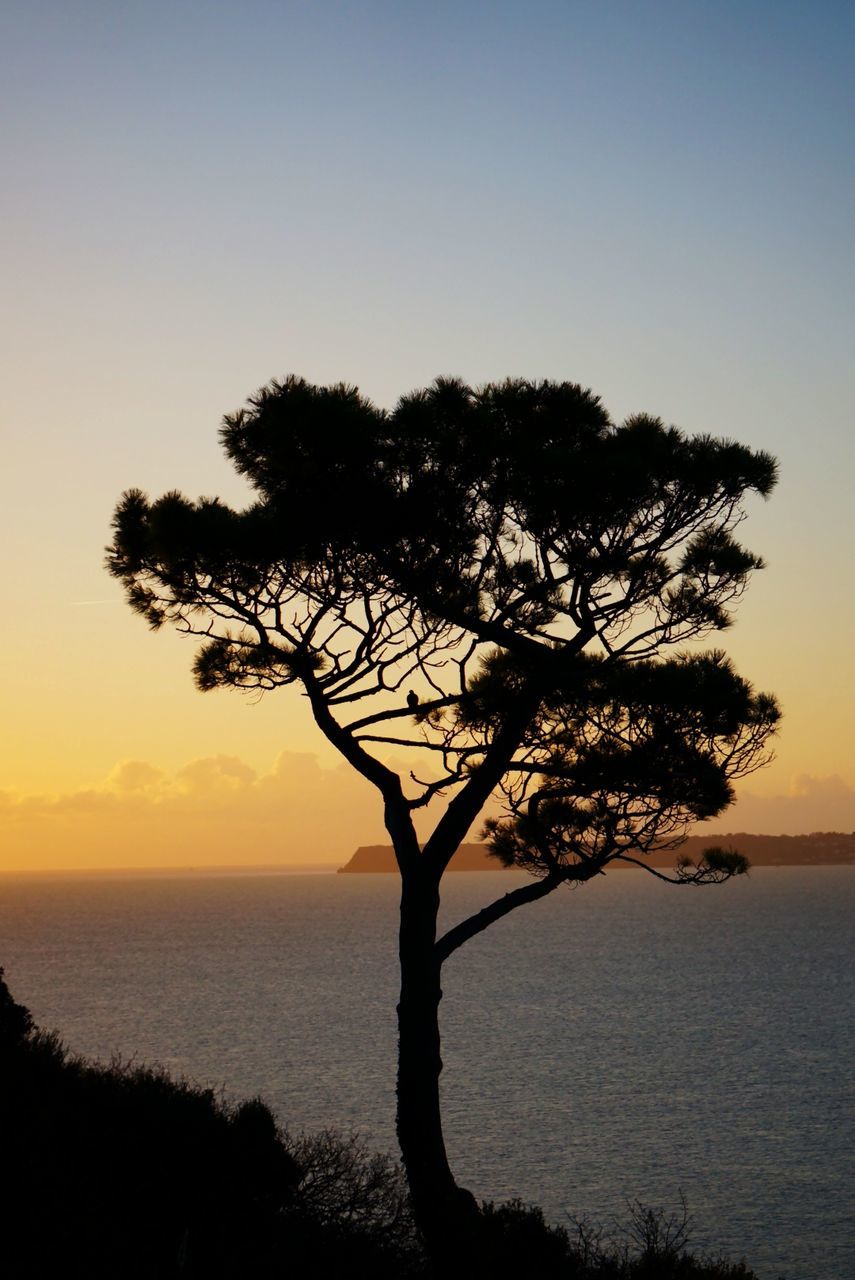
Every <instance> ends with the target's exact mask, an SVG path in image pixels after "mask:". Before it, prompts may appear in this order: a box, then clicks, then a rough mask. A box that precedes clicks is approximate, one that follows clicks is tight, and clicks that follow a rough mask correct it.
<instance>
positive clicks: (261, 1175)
mask: <svg viewBox="0 0 855 1280" xmlns="http://www.w3.org/2000/svg"><path fill="white" fill-rule="evenodd" d="M0 1135H1V1136H2V1150H1V1151H0V1276H2V1277H3V1280H274V1278H275V1280H351V1278H352V1280H363V1277H369V1278H370V1280H408V1278H409V1280H448V1278H447V1277H439V1276H437V1275H435V1274H434V1273H432V1272H431V1270H430V1268H429V1266H428V1263H427V1261H426V1259H425V1257H424V1254H423V1251H422V1248H421V1244H420V1241H419V1238H418V1235H417V1233H416V1230H415V1228H414V1225H413V1221H412V1217H411V1214H410V1209H409V1203H408V1200H407V1194H406V1188H405V1185H404V1181H403V1177H402V1174H401V1171H400V1168H399V1166H398V1165H397V1163H396V1162H394V1161H393V1160H392V1159H391V1158H390V1157H387V1156H379V1155H372V1154H371V1153H370V1152H368V1151H367V1150H366V1149H365V1148H364V1147H363V1146H362V1145H361V1143H360V1142H359V1141H358V1140H357V1139H355V1138H353V1137H343V1136H341V1135H339V1134H336V1133H334V1132H332V1131H328V1132H324V1133H320V1134H316V1135H314V1136H309V1137H301V1138H296V1139H295V1138H292V1137H290V1136H289V1135H288V1133H287V1132H283V1131H281V1130H279V1129H277V1126H276V1124H275V1122H274V1119H273V1116H272V1115H271V1113H270V1111H269V1110H268V1108H267V1107H266V1106H265V1105H264V1104H263V1103H262V1102H260V1101H258V1100H254V1101H250V1102H246V1103H243V1104H242V1105H240V1106H232V1105H229V1104H227V1103H226V1102H224V1101H223V1099H222V1098H221V1097H219V1096H217V1095H216V1094H215V1093H213V1092H212V1091H211V1090H210V1089H202V1088H199V1087H197V1086H196V1085H193V1084H189V1083H187V1082H186V1081H174V1080H172V1079H170V1077H169V1076H168V1075H167V1074H166V1072H164V1071H162V1070H159V1069H150V1068H146V1067H139V1066H134V1065H121V1064H117V1063H113V1064H112V1065H111V1066H100V1065H98V1064H93V1063H88V1062H85V1061H84V1060H82V1059H80V1058H75V1057H73V1056H71V1055H70V1054H69V1053H68V1052H67V1051H66V1049H65V1048H64V1047H63V1046H62V1044H61V1043H60V1042H59V1040H58V1039H57V1037H56V1036H55V1035H53V1034H46V1033H44V1032H41V1031H39V1030H38V1029H37V1028H36V1027H35V1026H34V1025H33V1020H32V1018H31V1016H30V1014H29V1012H28V1011H27V1010H26V1009H25V1008H24V1007H23V1006H21V1005H19V1004H17V1003H16V1002H15V1001H14V999H13V998H12V996H11V995H10V993H9V991H8V988H7V987H6V985H5V983H4V981H3V970H2V969H0ZM478 1230H479V1234H478V1256H479V1261H480V1262H482V1264H483V1265H482V1266H478V1267H476V1269H475V1271H472V1270H471V1269H470V1270H469V1272H468V1274H467V1280H481V1277H487V1276H489V1277H490V1280H518V1278H519V1280H757V1277H756V1276H755V1275H754V1273H753V1272H751V1271H749V1270H748V1269H747V1268H746V1267H745V1266H744V1265H743V1264H742V1263H737V1264H731V1263H729V1262H726V1261H721V1260H718V1261H705V1260H698V1259H695V1258H693V1257H692V1256H691V1255H690V1254H689V1253H687V1251H686V1247H685V1246H686V1241H687V1235H686V1231H685V1218H684V1217H681V1216H680V1215H679V1214H678V1215H677V1216H676V1217H669V1216H667V1215H665V1214H664V1213H662V1212H661V1211H658V1210H651V1209H647V1208H645V1207H644V1206H642V1205H640V1204H637V1205H636V1206H635V1207H634V1208H633V1210H632V1211H631V1220H630V1224H629V1228H628V1231H627V1233H625V1236H624V1238H623V1240H622V1241H618V1242H617V1243H610V1244H609V1243H604V1242H603V1237H602V1234H601V1233H599V1232H597V1231H596V1230H591V1229H590V1228H588V1227H587V1226H585V1225H584V1224H577V1228H576V1229H575V1230H574V1231H573V1232H570V1233H568V1232H567V1231H565V1230H564V1229H563V1228H560V1227H559V1228H556V1227H550V1226H548V1225H547V1224H546V1223H545V1222H544V1220H543V1216H542V1214H541V1212H540V1210H539V1209H536V1208H534V1207H533V1206H530V1205H524V1204H521V1203H519V1202H511V1203H509V1204H505V1205H498V1206H496V1205H492V1204H489V1205H484V1206H482V1211H481V1215H480V1219H479V1229H478Z"/></svg>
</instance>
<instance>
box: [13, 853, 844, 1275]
mask: <svg viewBox="0 0 855 1280" xmlns="http://www.w3.org/2000/svg"><path fill="white" fill-rule="evenodd" d="M518 879H519V878H518V877H517V876H516V875H513V876H512V875H511V874H510V873H501V872H496V873H493V872H488V873H479V874H470V875H466V874H459V875H455V876H451V877H450V878H448V879H447V881H446V884H447V887H446V890H445V895H444V909H445V914H446V918H447V921H448V922H452V921H454V920H457V919H459V918H461V917H462V916H464V915H467V914H469V912H470V911H472V910H474V909H477V908H478V907H479V906H481V905H483V904H484V903H485V902H487V901H489V900H490V899H491V898H492V897H494V896H496V894H498V893H502V892H505V891H506V890H507V889H508V888H509V887H510V886H511V885H512V884H513V883H514V882H515V881H517V880H518ZM396 892H397V884H396V879H395V878H394V877H393V876H383V875H355V876H334V875H325V876H321V875H303V876H289V875H241V876H235V875H212V874H204V873H196V874H187V875H186V876H179V875H175V876H164V877H151V876H145V877H139V878H133V877H127V876H123V877H115V878H111V877H108V876H101V877H94V876H93V877H86V878H83V877H74V878H72V877H65V878H61V877H55V878H48V877H44V876H41V877H35V876H32V877H23V876H17V877H13V876H6V877H3V878H0V964H2V965H4V966H5V968H6V971H7V979H8V981H9V985H10V987H11V989H12V992H13V994H14V995H15V996H16V998H17V999H19V1000H21V1001H23V1002H24V1003H25V1004H27V1005H28V1006H29V1007H30V1008H31V1009H32V1011H33V1013H34V1014H35V1016H36V1019H37V1021H38V1022H39V1023H40V1024H41V1025H42V1026H44V1027H48V1028H56V1029H58V1030H59V1031H60V1032H61V1033H62V1035H63V1037H64V1039H65V1040H66V1041H67V1043H68V1044H69V1045H70V1047H71V1048H72V1049H73V1050H75V1051H77V1052H79V1053H83V1054H87V1055H91V1056H93V1057H97V1058H101V1059H107V1058H109V1057H110V1056H111V1055H113V1054H118V1055H120V1056H121V1057H123V1058H130V1057H134V1058H136V1059H137V1060H139V1061H145V1062H154V1061H157V1062H161V1063H164V1064H165V1065H167V1066H168V1067H169V1068H170V1069H172V1070H173V1071H174V1072H176V1073H183V1074H186V1075H188V1076H191V1077H194V1078H195V1079H197V1080H200V1081H203V1082H205V1083H210V1084H215V1085H220V1084H222V1085H225V1086H226V1088H227V1090H228V1091H229V1092H230V1093H231V1094H233V1095H236V1096H241V1095H252V1094H260V1095H261V1096H262V1097H264V1098H265V1099H266V1100H267V1101H268V1102H269V1103H270V1104H271V1105H272V1106H273V1107H274V1108H275V1110H276V1111H277V1113H278V1115H279V1117H280V1119H281V1120H282V1121H283V1122H285V1123H286V1124H287V1125H288V1126H289V1127H290V1128H292V1129H294V1130H299V1129H313V1128H320V1127H323V1126H329V1125H334V1126H338V1127H342V1128H346V1129H350V1128H357V1129H359V1130H360V1131H361V1132H362V1133H363V1134H364V1135H365V1136H366V1137H367V1139H368V1140H369V1141H370V1142H371V1143H372V1144H373V1145H375V1146H378V1147H380V1148H383V1149H387V1150H391V1149H393V1147H394V1066H395V998H396V950H395V949H396V940H395V928H396V919H397V898H396ZM853 919H855V869H853V868H846V867H841V868H831V867H828V868H810V869H807V868H805V869H783V868H781V869H778V868H769V869H759V870H757V871H755V872H753V873H752V875H751V877H750V878H749V879H747V880H741V881H736V882H733V883H732V884H729V885H725V886H723V887H720V888H716V887H709V888H705V889H698V888H670V887H669V886H666V885H662V884H660V883H658V882H657V881H655V880H653V879H652V877H648V876H645V875H643V874H642V873H641V872H632V871H621V872H617V873H614V874H612V875H611V876H607V877H601V878H598V879H597V880H596V881H595V882H593V883H592V884H590V885H587V886H584V887H582V888H580V889H577V890H575V891H570V890H561V891H559V892H557V893H556V894H554V895H553V896H552V897H551V898H549V899H547V900H545V901H543V902H540V903H535V904H534V905H532V906H529V907H524V908H522V909H521V910H520V911H518V912H516V913H514V914H513V915H512V916H510V917H508V918H507V919H506V920H504V921H501V922H500V923H499V924H497V925H494V926H493V928H492V929H490V930H489V931H488V932H487V933H485V934H482V935H481V936H480V937H479V938H477V939H475V940H474V941H473V942H470V943H469V944H468V945H467V946H466V947H465V948H464V949H463V950H462V951H460V952H458V953H457V954H456V955H455V956H454V957H453V958H452V959H451V960H450V961H449V962H448V964H447V966H446V971H445V981H444V988H445V1000H444V1001H443V1036H444V1058H445V1064H446V1068H445V1072H444V1074H443V1092H444V1104H445V1117H446V1129H447V1139H448V1146H449V1150H450V1155H451V1159H452V1163H453V1166H454V1168H455V1170H456V1172H457V1173H458V1175H459V1178H460V1180H461V1182H463V1183H464V1185H466V1186H468V1187H470V1188H471V1189H472V1190H473V1191H474V1192H475V1193H476V1195H478V1196H479V1197H481V1198H487V1199H504V1198H508V1197H510V1196H514V1195H518V1196H521V1197H523V1198H524V1199H527V1200H533V1201H536V1202H537V1203H539V1204H541V1205H543V1207H544V1209H545V1210H546V1213H547V1216H548V1217H550V1218H551V1219H552V1220H554V1221H565V1220H566V1216H567V1215H568V1214H576V1215H581V1214H588V1215H590V1216H591V1217H592V1218H594V1219H596V1220H598V1221H601V1222H603V1221H608V1220H610V1219H611V1218H612V1217H619V1218H625V1216H626V1214H625V1201H626V1200H627V1199H632V1198H636V1197H637V1198H639V1199H641V1200H643V1201H645V1202H646V1203H649V1204H653V1205H665V1206H669V1207H670V1206H673V1205H674V1204H675V1202H676V1200H677V1195H678V1189H682V1191H683V1192H685V1194H686V1196H687V1198H688V1201H689V1206H690V1210H691V1211H692V1214H693V1216H694V1219H695V1230H694V1234H693V1243H694V1245H695V1247H696V1248H698V1249H707V1248H710V1249H715V1250H716V1251H717V1250H719V1249H721V1250H722V1251H724V1252H725V1253H727V1254H730V1255H731V1256H734V1257H740V1256H744V1257H745V1258H746V1259H747V1260H748V1261H749V1263H750V1264H751V1265H752V1266H754V1267H755V1268H756V1269H757V1271H758V1272H759V1274H760V1276H761V1277H762V1280H776V1277H777V1276H778V1275H780V1274H784V1275H786V1277H787V1280H851V1278H852V1277H855V1220H853V1218H854V1216H855V1214H854V1213H853V1211H854V1210H855V1200H853V1187H855V1132H853V1110H854V1109H855V1108H853V1102H855V1088H853V1063H855V1025H853V1010H855V999H853V997H854V996H855V968H853V964H852V958H853V957H852V940H853Z"/></svg>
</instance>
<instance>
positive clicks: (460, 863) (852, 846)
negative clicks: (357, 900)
mask: <svg viewBox="0 0 855 1280" xmlns="http://www.w3.org/2000/svg"><path fill="white" fill-rule="evenodd" d="M716 844H718V845H724V846H725V847H730V846H732V847H733V848H734V849H737V850H738V851H739V852H740V853H742V854H744V855H745V857H746V858H747V859H748V861H749V862H750V863H751V864H752V866H755V867H814V866H815V867H819V866H855V832H851V833H850V834H848V835H847V834H844V833H841V832H839V831H814V832H812V833H811V834H810V835H809V836H755V835H749V834H747V833H746V832H744V831H737V832H728V833H727V834H725V835H711V836H690V837H689V839H688V840H687V841H686V843H685V844H684V845H683V846H682V847H681V849H680V852H681V853H687V854H688V855H689V856H690V857H697V856H698V854H700V853H702V852H703V850H704V849H707V848H709V846H710V845H716ZM675 857H676V854H675V853H674V852H673V850H672V851H669V852H667V853H654V854H651V855H650V856H649V857H648V858H646V859H645V861H647V862H648V863H649V864H650V866H652V867H672V866H673V865H674V859H675ZM615 865H616V867H626V868H628V869H631V864H630V863H625V862H624V863H620V862H619V863H616V864H615ZM448 869H449V871H501V870H502V867H501V865H500V864H499V863H498V862H496V860H495V858H491V857H490V856H489V854H488V852H487V846H486V845H485V844H462V845H461V846H460V848H459V849H458V851H457V853H456V854H455V855H454V858H453V859H452V862H451V865H450V866H449V868H448ZM394 870H395V857H394V854H393V852H392V847H391V845H386V844H369V845H362V846H361V847H360V848H359V849H357V850H356V853H355V854H354V855H353V857H352V858H351V859H350V861H349V862H347V863H345V865H344V866H343V867H340V868H339V871H340V872H360V871H394Z"/></svg>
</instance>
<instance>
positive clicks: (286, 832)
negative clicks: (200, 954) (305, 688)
mask: <svg viewBox="0 0 855 1280" xmlns="http://www.w3.org/2000/svg"><path fill="white" fill-rule="evenodd" d="M384 838H385V832H384V828H383V821H382V803H381V801H380V798H379V796H378V795H377V793H376V791H375V790H374V788H373V787H371V786H370V785H369V784H368V783H367V782H365V780H364V779H363V778H361V777H360V776H359V775H358V774H356V773H355V772H354V771H353V770H352V769H350V768H349V767H348V766H347V765H344V764H342V765H340V766H336V767H333V768H329V767H326V766H324V765H322V764H321V763H320V762H319V761H318V759H317V757H315V756H313V755H306V754H303V753H296V752H288V751H285V752H283V753H282V754H281V755H280V756H279V757H278V759H277V760H276V761H275V763H274V764H273V766H272V768H271V769H270V770H269V771H268V772H266V773H263V774H260V775H259V774H258V773H257V772H256V771H255V770H254V769H252V768H251V767H250V766H249V765H248V764H246V763H245V761H243V760H240V759H239V758H238V757H236V756H228V755H215V756H206V757H203V758H201V759H197V760H191V761H189V762H188V763H187V764H186V765H184V766H183V767H182V768H180V769H178V770H177V772H175V773H174V774H171V775H170V774H167V773H166V772H164V770H162V769H159V768H157V767H156V766H155V765H153V764H151V763H149V762H148V761H145V760H124V761H121V762H119V763H118V764H117V765H116V766H115V768H114V769H113V770H112V771H111V772H110V774H109V776H108V777H107V778H106V779H105V780H104V781H103V783H101V784H100V785H98V786H95V787H88V788H85V789H81V790H79V791H74V792H69V793H66V794H64V795H59V796H37V795H35V796H34V795H29V796H15V795H12V794H11V793H9V792H6V793H0V847H2V849H3V853H2V855H1V856H0V869H7V870H12V869H15V870H23V869H27V868H32V869H39V868H47V867H66V866H67V867H75V866H90V867H97V866H105V867H106V866H132V865H139V866H174V865H183V866H186V865H188V864H199V865H203V864H204V865H220V864H229V865H234V864H239V863H248V864H255V865H259V864H264V863H288V862H299V863H308V862H316V861H317V862H326V863H330V862H334V863H342V862H345V861H346V860H347V858H348V857H349V856H350V854H351V853H352V852H353V850H354V848H355V847H356V846H357V845H358V844H368V843H377V842H381V841H383V840H384Z"/></svg>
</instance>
